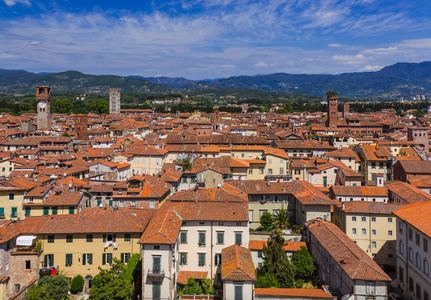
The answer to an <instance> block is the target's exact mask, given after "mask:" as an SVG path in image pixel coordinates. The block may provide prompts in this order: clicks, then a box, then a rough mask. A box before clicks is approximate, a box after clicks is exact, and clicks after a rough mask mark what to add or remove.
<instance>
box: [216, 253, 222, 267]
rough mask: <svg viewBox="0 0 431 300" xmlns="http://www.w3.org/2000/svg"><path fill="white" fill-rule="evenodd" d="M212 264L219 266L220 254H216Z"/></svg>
mask: <svg viewBox="0 0 431 300" xmlns="http://www.w3.org/2000/svg"><path fill="white" fill-rule="evenodd" d="M214 264H215V265H216V266H221V253H217V254H216V255H215V257H214Z"/></svg>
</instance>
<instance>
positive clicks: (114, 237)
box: [112, 234, 117, 243]
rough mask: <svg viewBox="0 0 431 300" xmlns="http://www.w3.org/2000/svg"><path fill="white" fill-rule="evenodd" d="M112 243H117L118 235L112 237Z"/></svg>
mask: <svg viewBox="0 0 431 300" xmlns="http://www.w3.org/2000/svg"><path fill="white" fill-rule="evenodd" d="M112 241H113V242H114V243H115V242H116V241H117V235H116V234H114V235H112Z"/></svg>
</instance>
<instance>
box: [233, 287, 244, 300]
mask: <svg viewBox="0 0 431 300" xmlns="http://www.w3.org/2000/svg"><path fill="white" fill-rule="evenodd" d="M234 299H235V300H243V295H242V285H235V297H234Z"/></svg>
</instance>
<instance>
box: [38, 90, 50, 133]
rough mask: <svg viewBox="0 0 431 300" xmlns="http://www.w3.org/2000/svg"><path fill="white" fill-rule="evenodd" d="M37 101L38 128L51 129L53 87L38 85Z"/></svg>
mask: <svg viewBox="0 0 431 300" xmlns="http://www.w3.org/2000/svg"><path fill="white" fill-rule="evenodd" d="M36 101H37V129H49V128H50V127H51V126H50V125H51V124H50V116H51V103H50V101H51V88H50V87H49V86H37V87H36Z"/></svg>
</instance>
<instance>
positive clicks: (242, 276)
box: [221, 245, 256, 281]
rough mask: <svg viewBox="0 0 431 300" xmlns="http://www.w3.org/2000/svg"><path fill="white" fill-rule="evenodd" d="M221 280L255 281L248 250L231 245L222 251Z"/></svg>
mask: <svg viewBox="0 0 431 300" xmlns="http://www.w3.org/2000/svg"><path fill="white" fill-rule="evenodd" d="M221 255H222V263H221V278H222V280H223V281H255V280H256V276H255V270H254V264H253V260H252V258H251V253H250V250H249V249H247V248H244V247H241V246H238V245H233V246H230V247H228V248H225V249H223V250H222V254H221Z"/></svg>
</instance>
